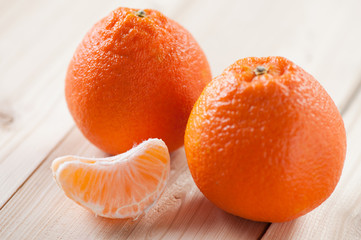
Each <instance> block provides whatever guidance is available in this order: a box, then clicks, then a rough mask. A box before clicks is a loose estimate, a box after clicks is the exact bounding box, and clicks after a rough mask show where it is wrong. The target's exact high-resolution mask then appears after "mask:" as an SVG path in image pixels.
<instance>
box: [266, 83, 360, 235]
mask: <svg viewBox="0 0 361 240" xmlns="http://www.w3.org/2000/svg"><path fill="white" fill-rule="evenodd" d="M360 106H361V89H359V91H358V95H357V98H356V99H355V101H354V102H353V103H352V105H351V106H350V109H349V110H348V111H347V112H346V114H345V116H344V119H345V124H346V129H347V142H348V147H347V155H346V156H347V157H346V161H345V166H344V170H343V173H342V176H341V179H340V182H339V183H338V185H337V187H336V190H335V192H334V193H333V194H332V195H331V197H330V198H329V199H327V200H326V201H325V202H324V203H323V204H322V205H321V206H320V207H318V208H316V209H315V210H313V211H312V212H310V213H308V214H306V215H305V216H303V217H300V218H298V219H296V220H293V221H290V222H286V223H274V224H272V225H271V226H270V228H269V229H268V230H267V232H266V234H265V236H264V237H263V238H262V239H361V224H360V221H361V218H360V216H361V192H360V191H359V189H360V188H361V148H360V136H361V111H360Z"/></svg>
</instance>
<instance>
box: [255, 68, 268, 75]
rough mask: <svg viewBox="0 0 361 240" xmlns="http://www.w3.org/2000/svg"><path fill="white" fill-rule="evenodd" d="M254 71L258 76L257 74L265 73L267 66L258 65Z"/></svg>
mask: <svg viewBox="0 0 361 240" xmlns="http://www.w3.org/2000/svg"><path fill="white" fill-rule="evenodd" d="M254 73H255V74H256V75H257V76H258V75H263V74H265V73H267V68H265V67H264V66H258V67H256V69H255V70H254Z"/></svg>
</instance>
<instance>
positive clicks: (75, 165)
mask: <svg viewBox="0 0 361 240" xmlns="http://www.w3.org/2000/svg"><path fill="white" fill-rule="evenodd" d="M52 170H53V176H54V178H55V180H56V182H57V183H58V185H59V186H60V188H62V189H63V190H64V192H65V194H66V195H67V196H68V197H69V198H70V199H72V200H74V201H75V202H77V203H78V204H80V205H81V206H83V207H85V208H87V209H88V210H90V211H92V212H94V213H95V214H96V215H99V216H103V217H107V218H137V217H138V216H140V215H141V214H142V213H143V212H146V211H147V210H149V209H150V208H151V206H152V205H153V204H154V203H155V202H156V201H157V199H158V198H159V197H160V195H161V194H162V192H163V191H164V188H165V186H166V183H167V180H168V177H169V172H170V157H169V152H168V149H167V147H166V145H165V143H164V142H163V141H162V140H160V139H149V140H147V141H144V142H143V143H141V144H140V145H138V146H136V147H134V148H132V149H131V150H129V151H128V152H125V153H123V154H120V155H117V156H113V157H109V158H84V157H77V156H64V157H60V158H57V159H55V160H54V161H53V164H52ZM104 176H112V178H111V179H109V178H108V179H106V180H104ZM76 179H77V181H76ZM87 179H88V180H87ZM95 180H97V182H94V181H95ZM85 182H88V184H85ZM73 189H75V191H73ZM101 192H102V193H101ZM144 193H145V196H144ZM95 196H102V197H100V198H99V197H98V198H96V197H95Z"/></svg>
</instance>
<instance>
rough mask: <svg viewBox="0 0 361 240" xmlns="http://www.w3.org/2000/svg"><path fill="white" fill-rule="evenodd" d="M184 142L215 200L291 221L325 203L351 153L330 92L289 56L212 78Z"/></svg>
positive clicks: (235, 210)
mask: <svg viewBox="0 0 361 240" xmlns="http://www.w3.org/2000/svg"><path fill="white" fill-rule="evenodd" d="M184 144H185V151H186V156H187V159H188V165H189V168H190V171H191V174H192V177H193V179H194V181H195V183H196V184H197V186H198V187H199V189H200V190H201V192H202V193H203V194H204V195H205V196H206V197H207V198H208V199H209V200H210V201H212V202H213V203H214V204H215V205H217V206H218V207H220V208H221V209H223V210H225V211H227V212H229V213H232V214H234V215H237V216H240V217H243V218H247V219H251V220H256V221H265V222H284V221H289V220H292V219H294V218H297V217H299V216H301V215H304V214H306V213H308V212H309V211H311V210H312V209H314V208H316V207H317V206H319V205H320V204H321V203H322V202H323V201H325V200H326V199H327V198H328V197H329V196H330V194H331V193H332V192H333V190H334V188H335V187H336V184H337V182H338V181H339V178H340V175H341V172H342V168H343V163H344V159H345V154H346V134H345V128H344V124H343V120H342V117H341V115H340V113H339V111H338V109H337V107H336V106H335V104H334V102H333V101H332V99H331V97H330V96H329V95H328V94H327V92H326V91H325V89H324V88H323V87H322V86H321V85H320V84H319V83H318V82H317V81H316V80H315V78H314V77H312V76H311V75H310V74H308V73H307V72H306V71H304V70H303V69H302V68H300V67H299V66H297V65H296V64H294V63H293V62H291V61H289V60H287V59H285V58H283V57H262V58H256V57H251V58H244V59H241V60H239V61H237V62H235V63H234V64H233V65H231V66H230V67H228V68H227V69H226V70H225V71H224V72H223V73H222V74H221V75H219V76H218V77H216V78H214V79H213V80H212V81H211V82H210V83H209V84H208V85H207V86H206V88H205V89H204V91H203V92H202V94H201V96H200V97H199V99H198V100H197V102H196V104H195V105H194V108H193V110H192V112H191V114H190V117H189V120H188V124H187V128H186V134H185V143H184Z"/></svg>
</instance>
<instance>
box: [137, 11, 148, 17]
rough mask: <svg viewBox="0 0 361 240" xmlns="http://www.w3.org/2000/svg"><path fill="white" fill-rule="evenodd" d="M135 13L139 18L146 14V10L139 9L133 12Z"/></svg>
mask: <svg viewBox="0 0 361 240" xmlns="http://www.w3.org/2000/svg"><path fill="white" fill-rule="evenodd" d="M135 15H137V16H138V17H141V18H142V17H145V16H147V14H146V12H145V11H144V10H143V9H142V10H139V11H138V12H135Z"/></svg>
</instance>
